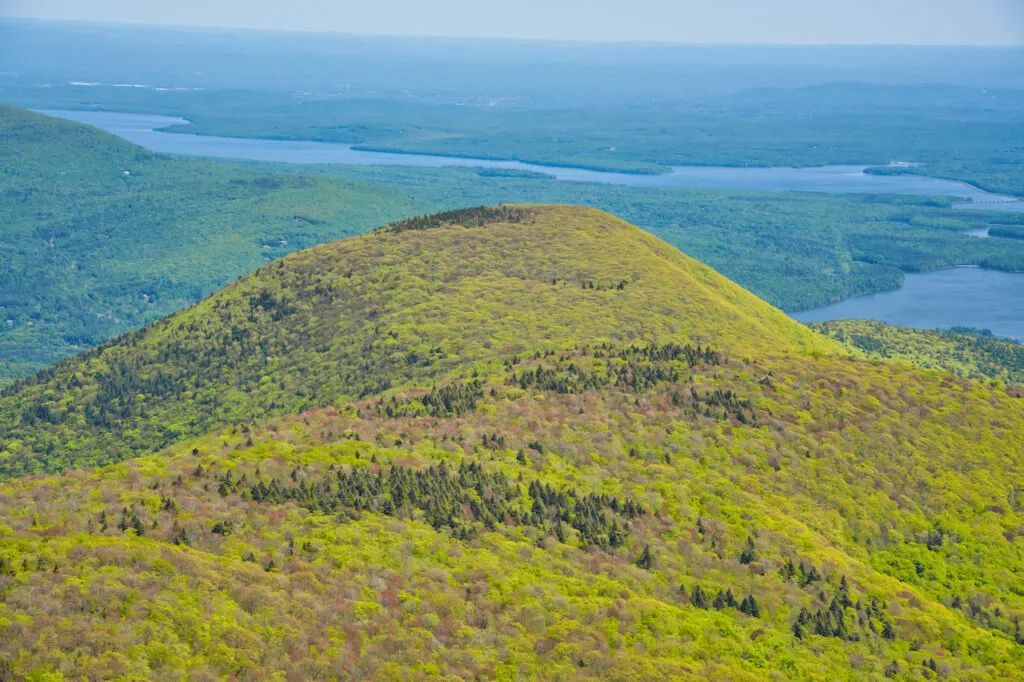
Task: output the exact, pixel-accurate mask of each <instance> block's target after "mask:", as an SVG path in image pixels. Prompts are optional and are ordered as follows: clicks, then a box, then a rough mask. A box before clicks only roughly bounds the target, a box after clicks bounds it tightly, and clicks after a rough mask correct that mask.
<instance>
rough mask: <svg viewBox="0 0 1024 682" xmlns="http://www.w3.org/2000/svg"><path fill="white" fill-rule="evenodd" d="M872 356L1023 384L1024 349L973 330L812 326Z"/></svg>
mask: <svg viewBox="0 0 1024 682" xmlns="http://www.w3.org/2000/svg"><path fill="white" fill-rule="evenodd" d="M810 327H811V328H812V329H815V330H817V331H819V332H821V333H822V334H825V335H826V336H828V337H830V338H833V339H835V340H837V341H840V342H843V343H846V344H849V345H850V346H851V347H853V348H855V349H858V350H860V351H862V352H864V353H865V354H866V355H867V356H868V357H872V358H887V359H890V358H891V359H894V360H903V361H905V362H909V363H911V364H914V365H917V366H919V367H927V368H935V369H942V370H945V371H947V372H951V373H952V374H955V375H957V376H962V377H969V378H971V379H985V378H988V379H998V380H999V381H1006V382H1010V383H1016V384H1022V383H1024V345H1021V344H1019V343H1012V342H1010V341H1006V340H1000V339H998V338H996V337H994V336H992V334H991V332H988V333H987V334H979V333H968V330H964V331H963V332H957V331H955V330H950V331H941V330H931V329H908V328H906V327H894V326H891V325H887V324H883V323H881V322H874V321H871V320H837V321H834V322H818V323H815V324H812V325H810Z"/></svg>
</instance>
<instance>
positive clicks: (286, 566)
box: [0, 206, 1024, 681]
mask: <svg viewBox="0 0 1024 682" xmlns="http://www.w3.org/2000/svg"><path fill="white" fill-rule="evenodd" d="M1022 395H1024V392H1022V391H1021V390H1020V389H1019V387H1014V386H1010V387H1003V386H1002V385H1000V384H995V383H981V382H974V381H970V380H965V379H961V378H958V377H954V376H952V375H950V374H947V373H944V372H940V371H934V370H923V369H919V368H915V367H911V366H909V365H907V364H904V363H890V362H885V361H878V360H867V359H860V358H857V357H852V356H851V355H850V354H848V353H846V352H844V351H843V350H842V348H841V347H840V346H839V345H837V344H835V343H834V342H833V341H831V340H829V339H826V338H824V337H822V336H820V335H816V334H814V333H813V332H811V331H810V330H809V329H808V328H806V327H804V326H802V325H799V324H796V323H795V322H793V321H792V320H790V319H789V318H787V317H786V316H784V315H782V314H781V313H780V312H778V311H777V310H775V309H773V308H771V307H770V306H768V305H766V304H764V303H763V302H761V301H759V300H758V299H757V298H755V297H753V296H752V295H750V294H749V293H746V292H744V291H743V290H742V289H740V288H739V287H736V286H735V285H733V284H731V283H730V282H729V281H728V280H726V279H724V278H722V277H721V276H720V275H717V274H716V273H714V272H713V271H711V270H710V269H708V268H707V267H705V266H703V265H701V264H700V263H697V262H696V261H693V260H692V259H689V258H687V257H686V256H683V255H682V254H680V253H678V252H677V251H675V250H673V249H672V248H671V247H668V246H667V245H665V244H664V243H662V242H660V241H658V240H657V239H655V238H653V237H651V236H650V235H647V234H646V233H644V232H642V231H640V230H638V229H636V228H634V227H631V226H629V225H627V224H625V223H623V222H621V221H619V220H617V219H615V218H613V217H611V216H608V215H607V214H603V213H600V212H598V211H593V210H588V209H574V208H569V207H563V206H504V207H499V208H490V209H487V208H480V209H470V210H465V211H459V212H454V213H449V214H441V215H438V216H428V217H424V218H418V219H413V220H409V221H405V222H402V223H397V224H394V225H392V226H389V227H388V228H384V229H382V230H380V231H378V232H375V233H372V234H369V235H364V236H361V237H355V238H350V239H347V240H342V241H339V242H335V243H332V244H327V245H324V246H321V247H317V248H315V249H311V250H309V251H305V252H301V253H298V254H294V255H292V256H289V257H288V258H285V259H284V260H283V261H280V262H277V263H273V264H270V265H267V266H265V267H264V268H261V269H260V270H259V271H257V272H255V273H253V274H252V275H250V276H247V277H245V278H243V279H242V280H239V281H238V282H236V283H235V284H233V285H231V286H230V287H228V288H227V289H225V290H223V291H221V292H219V293H218V294H216V295H214V296H212V297H211V298H209V299H207V300H205V301H203V302H201V303H199V304H197V305H196V306H194V307H193V308H191V309H190V310H187V311H183V312H181V313H178V314H176V315H174V316H172V317H170V318H167V319H165V320H162V321H160V322H158V323H155V324H153V325H151V326H150V327H147V328H146V329H143V330H141V331H139V332H136V333H132V334H130V335H128V336H126V337H124V338H122V339H119V340H117V341H115V342H112V343H110V344H107V345H106V346H104V347H102V348H99V349H96V350H93V351H90V352H88V353H86V354H85V355H83V356H82V357H79V358H73V359H70V360H67V361H65V362H64V363H62V364H61V365H59V366H57V367H55V368H53V369H52V370H47V371H46V372H43V373H41V374H39V375H37V376H36V377H34V378H33V379H32V380H30V381H26V382H21V383H20V384H19V385H18V386H17V387H16V388H15V389H14V390H13V391H9V392H8V393H7V394H5V395H4V397H3V398H2V399H0V419H3V420H5V421H4V422H3V425H2V426H0V437H2V438H3V443H2V444H3V453H4V454H3V457H4V459H3V474H4V476H5V477H12V476H17V475H19V474H21V473H23V472H37V471H46V470H60V469H70V470H66V471H63V472H62V473H60V474H49V475H31V476H22V477H20V478H15V479H13V480H7V481H5V482H2V483H0V642H3V643H4V646H0V677H4V676H6V677H13V678H15V679H18V678H19V677H20V676H25V677H27V678H29V679H67V678H82V677H88V678H90V679H93V678H95V679H222V678H234V679H239V680H257V679H267V678H274V677H275V676H276V677H278V678H281V679H294V680H306V679H382V680H389V679H393V680H408V679H427V678H437V677H441V678H448V679H474V678H482V679H498V680H514V679H544V680H548V679H550V680H597V679H615V680H630V679H642V680H652V679H653V680H660V679H666V680H669V679H671V680H707V679H715V680H718V679H729V680H751V681H753V680H763V679H801V680H803V679H808V680H880V679H901V680H920V679H928V680H933V679H967V680H988V679H1014V678H1015V677H1016V676H1019V671H1020V670H1021V669H1022V667H1024V632H1022V630H1021V622H1020V618H1021V616H1022V615H1024V597H1022V595H1024V563H1022V557H1024V488H1022V486H1021V484H1020V481H1022V480H1024V458H1022V453H1024V400H1022ZM289 412H293V414H287V413H289ZM275 415H280V416H275ZM217 424H222V425H224V426H223V428H220V429H219V430H213V431H211V432H209V433H204V434H201V435H200V432H201V431H202V430H204V429H209V428H211V427H213V426H214V425H217ZM193 436H194V437H193ZM163 442H168V443H172V444H171V445H169V446H168V447H166V448H164V449H162V450H160V451H158V452H156V453H155V454H151V455H149V456H144V457H138V458H134V459H129V460H127V461H123V462H120V463H117V464H112V465H109V466H104V467H99V468H92V469H88V468H77V469H72V467H84V466H85V465H87V464H89V463H91V462H104V461H110V460H114V459H121V458H126V457H130V456H132V455H134V454H137V453H147V452H151V451H153V450H155V449H156V448H157V447H158V446H159V444H160V443H163Z"/></svg>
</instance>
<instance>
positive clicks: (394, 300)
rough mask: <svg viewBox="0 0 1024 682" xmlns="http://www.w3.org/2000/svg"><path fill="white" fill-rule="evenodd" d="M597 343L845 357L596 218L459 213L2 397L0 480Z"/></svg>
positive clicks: (311, 262) (221, 296)
mask: <svg viewBox="0 0 1024 682" xmlns="http://www.w3.org/2000/svg"><path fill="white" fill-rule="evenodd" d="M424 228H429V229H424ZM604 342H609V343H633V342H656V343H668V342H687V343H693V344H708V343H714V344H717V345H719V346H720V347H721V348H723V349H724V350H727V351H730V352H745V351H748V350H750V349H753V348H767V349H771V350H772V351H774V352H783V351H788V352H824V353H830V352H840V351H839V346H837V345H834V344H833V343H832V342H831V341H828V340H826V339H824V338H823V337H821V336H819V335H817V334H815V333H814V332H812V331H810V330H809V329H807V328H806V327H804V326H803V325H800V324H798V323H796V322H794V321H793V320H791V319H790V318H789V317H787V316H786V315H785V314H783V313H782V312H780V311H779V310H776V309H775V308H772V307H771V306H769V305H768V304H767V303H764V302H763V301H761V300H759V299H758V298H757V297H755V296H754V295H753V294H750V293H749V292H747V291H745V290H743V289H741V288H740V287H739V286H737V285H735V284H733V283H732V282H730V281H728V280H727V279H725V278H724V277H722V276H721V275H719V274H717V273H715V272H714V271H713V270H711V269H710V268H708V267H706V266H704V265H701V264H700V263H698V262H696V261H694V260H692V259H690V258H688V257H686V256H684V255H683V254H682V253H680V252H679V251H677V250H676V249H674V248H672V247H671V246H669V245H668V244H665V243H664V242H662V241H660V240H658V239H657V238H655V237H653V236H651V235H649V234H647V233H645V232H643V231H642V230H640V229H638V228H636V227H633V226H631V225H628V224H627V223H624V222H622V221H621V220H618V219H617V218H614V217H612V216H610V215H608V214H605V213H601V212H600V211H596V210H593V209H580V208H567V207H527V206H523V207H504V208H499V209H475V210H467V211H460V212H454V213H450V214H442V215H441V216H440V217H439V218H438V217H432V218H427V219H419V220H413V221H408V222H405V223H398V224H396V225H394V226H392V227H390V228H387V229H384V230H380V231H377V232H374V233H371V234H368V235H363V236H360V237H353V238H349V239H345V240H340V241H337V242H333V243H330V244H325V245H322V246H319V247H316V248H313V249H309V250H306V251H303V252H301V253H297V254H293V255H292V256H289V257H286V258H284V259H281V260H278V261H275V262H274V263H271V264H269V265H266V266H264V267H262V268H260V269H259V270H257V271H256V272H254V273H253V274H251V275H249V276H246V277H244V278H242V279H241V280H239V281H238V282H236V283H235V284H232V285H231V286H229V287H227V288H226V289H224V290H223V291H221V292H219V293H217V294H216V295H214V296H212V297H210V298H208V299H206V300H205V301H203V302H201V303H199V304H198V305H195V306H193V307H192V308H190V309H189V310H186V311H183V312H181V313H178V314H176V315H173V316H171V317H169V318H166V319H164V320H161V321H159V322H157V323H155V324H153V325H151V326H150V327H147V328H145V329H143V330H141V331H139V332H133V333H130V334H128V335H126V336H124V337H122V338H120V339H118V340H116V341H114V342H112V343H109V344H107V345H104V346H102V347H100V348H99V349H96V350H92V351H88V352H86V353H84V354H82V355H80V356H78V357H76V358H73V359H70V360H67V361H65V362H63V363H61V364H59V365H57V366H56V367H54V368H51V369H47V370H44V371H43V372H41V373H39V374H38V375H36V376H34V377H32V378H29V379H26V380H24V381H22V382H20V383H19V384H18V385H16V386H14V387H12V388H9V389H7V393H6V395H5V397H2V398H0V453H2V454H0V476H4V477H9V476H12V475H21V474H26V473H32V472H35V471H47V470H48V471H53V470H59V469H64V468H67V467H73V466H83V465H91V464H100V463H107V462H111V461H117V460H119V459H123V458H125V457H128V456H133V455H138V454H141V453H145V452H151V451H153V450H155V449H157V448H159V447H163V446H165V445H167V444H170V443H173V442H175V441H177V440H179V439H181V438H184V437H187V436H194V435H197V434H200V433H203V432H205V431H208V430H210V429H212V428H215V427H218V426H221V425H224V424H236V423H244V422H248V421H251V420H254V419H260V418H263V417H266V416H269V415H275V414H284V413H289V412H299V411H302V410H305V409H309V408H314V407H324V406H327V405H332V404H336V403H337V402H338V401H344V400H351V399H356V398H360V397H363V396H366V395H373V394H377V393H380V392H382V391H384V390H386V389H388V388H390V387H393V386H394V387H398V386H403V385H405V384H407V383H409V382H412V383H417V384H420V385H429V383H430V382H433V381H437V380H439V379H442V378H445V377H451V376H467V375H469V374H471V373H473V372H476V371H490V368H492V367H493V364H494V363H495V362H502V361H504V359H505V358H508V357H512V356H514V355H516V354H520V353H528V352H533V351H537V350H541V351H546V350H560V349H564V348H566V347H571V346H573V345H575V344H577V343H590V344H597V343H604ZM66 443H74V447H71V448H69V447H66V446H64V445H63V444H66Z"/></svg>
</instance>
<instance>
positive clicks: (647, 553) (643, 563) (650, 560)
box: [636, 545, 654, 571]
mask: <svg viewBox="0 0 1024 682" xmlns="http://www.w3.org/2000/svg"><path fill="white" fill-rule="evenodd" d="M636 565H637V566H639V567H640V568H642V569H644V570H645V571H649V570H651V568H652V567H653V566H654V557H653V556H651V546H650V545H644V551H643V552H641V553H640V556H639V558H637V560H636Z"/></svg>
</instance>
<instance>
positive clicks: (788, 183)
mask: <svg viewBox="0 0 1024 682" xmlns="http://www.w3.org/2000/svg"><path fill="white" fill-rule="evenodd" d="M41 113H44V114H49V115H51V116H58V117H61V118H67V119H70V120H73V121H78V122H81V123H87V124H90V125H94V126H96V127H98V128H102V129H104V130H107V131H109V132H111V133H114V134H115V135H118V136H120V137H123V138H125V139H126V140H129V141H131V142H134V143H135V144H138V145H141V146H143V147H146V148H148V149H151V150H153V151H158V152H165V153H170V154H187V155H191V156H210V157H220V158H237V159H251V160H258V161H275V162H283V163H298V164H350V165H397V166H418V167H431V168H442V167H450V166H462V167H478V168H479V167H483V168H506V169H515V170H524V171H533V172H540V173H545V174H547V175H550V176H553V177H555V178H558V179H559V180H566V181H576V182H596V183H604V184H616V185H630V186H637V187H679V188H696V189H747V190H771V191H805V192H826V193H831V194H836V193H879V194H915V195H933V196H953V197H960V198H962V199H964V200H965V203H958V204H955V206H956V207H957V208H986V209H989V210H1002V211H1021V210H1024V202H1021V201H1017V200H1015V199H1012V198H1007V197H1000V196H997V195H993V194H987V193H985V192H982V191H981V190H978V189H975V188H974V187H971V186H969V185H966V184H963V183H959V182H953V181H950V180H938V179H935V178H926V177H919V176H913V175H902V176H888V175H867V174H865V173H864V172H863V170H864V168H865V167H864V166H825V167H818V168H721V167H719V168H715V167H702V166H684V167H677V168H674V169H673V170H672V172H671V173H666V174H664V175H635V174H629V173H606V172H600V171H592V170H586V169H581V168H558V167H553V166H540V165H535V164H528V163H521V162H519V161H494V160H489V159H469V158H457V157H450V156H431V155H426V154H394V153H386V152H372V151H363V150H358V149H352V147H351V146H349V145H344V144H335V143H329V142H313V141H308V142H307V141H290V140H257V139H244V138H228V137H211V136H201V135H191V134H182V133H166V132H160V130H159V129H160V128H166V127H168V126H173V125H186V124H188V123H189V122H188V121H186V120H185V119H182V118H174V117H170V116H155V115H143V114H124V113H111V112H101V111H53V110H50V111H42V112H41ZM972 236H977V237H987V236H988V230H987V229H986V230H984V231H981V230H977V231H974V234H973V235H972ZM793 317H794V318H796V319H797V320H800V321H802V322H818V321H825V320H835V319H843V318H863V319H873V320H881V321H883V322H889V323H890V324H896V325H901V326H906V327H922V328H925V329H934V328H947V327H953V326H958V325H964V326H971V327H979V328H983V329H991V330H992V331H993V332H994V333H996V334H998V335H1000V336H1009V337H1013V338H1016V339H1021V340H1024V276H1022V275H1020V274H1011V273H1004V272H997V271H992V270H981V269H979V268H952V269H948V270H939V271H937V272H931V273H926V274H909V275H907V277H906V282H905V284H904V286H903V288H901V289H899V290H897V291H889V292H885V293H880V294H872V295H869V296H861V297H858V298H853V299H848V300H846V301H843V302H841V303H836V304H834V305H829V306H825V307H822V308H817V309H815V310H809V311H805V312H802V313H797V314H795V315H793Z"/></svg>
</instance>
